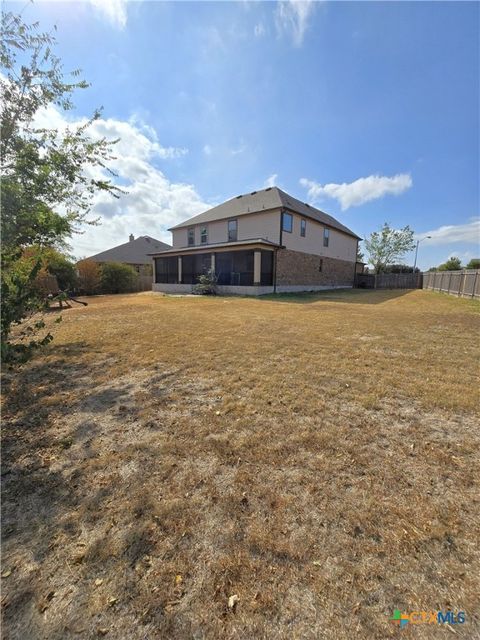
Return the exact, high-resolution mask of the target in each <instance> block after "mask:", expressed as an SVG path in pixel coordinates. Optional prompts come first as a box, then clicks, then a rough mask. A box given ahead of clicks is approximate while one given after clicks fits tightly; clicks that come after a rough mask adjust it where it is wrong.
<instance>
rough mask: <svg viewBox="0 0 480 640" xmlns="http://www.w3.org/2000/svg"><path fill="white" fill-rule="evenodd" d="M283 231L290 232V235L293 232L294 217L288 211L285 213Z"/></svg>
mask: <svg viewBox="0 0 480 640" xmlns="http://www.w3.org/2000/svg"><path fill="white" fill-rule="evenodd" d="M282 229H283V231H288V233H292V230H293V216H292V214H291V213H287V212H286V211H284V212H283V216H282Z"/></svg>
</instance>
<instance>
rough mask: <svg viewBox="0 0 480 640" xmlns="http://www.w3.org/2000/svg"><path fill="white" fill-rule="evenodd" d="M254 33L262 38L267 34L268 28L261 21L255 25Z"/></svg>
mask: <svg viewBox="0 0 480 640" xmlns="http://www.w3.org/2000/svg"><path fill="white" fill-rule="evenodd" d="M253 33H254V34H255V37H256V38H261V37H262V36H264V35H265V33H266V29H265V25H264V24H263V22H259V23H258V24H256V25H255V27H254V28H253Z"/></svg>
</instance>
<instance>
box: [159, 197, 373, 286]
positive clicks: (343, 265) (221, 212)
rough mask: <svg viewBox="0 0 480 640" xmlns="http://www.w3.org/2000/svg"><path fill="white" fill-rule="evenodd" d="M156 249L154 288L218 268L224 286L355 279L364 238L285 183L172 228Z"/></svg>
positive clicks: (339, 283) (186, 282) (331, 283)
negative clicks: (167, 242) (168, 243)
mask: <svg viewBox="0 0 480 640" xmlns="http://www.w3.org/2000/svg"><path fill="white" fill-rule="evenodd" d="M170 231H171V232H172V236H173V246H172V247H171V248H169V249H167V250H162V251H157V252H152V258H153V262H154V282H153V290H154V291H163V292H189V291H191V290H192V287H193V285H195V284H196V283H197V282H198V276H199V275H201V274H202V273H205V272H206V271H207V270H210V269H211V270H213V271H214V272H215V274H216V277H217V283H218V289H219V291H220V292H221V293H237V294H249V295H260V294H265V293H273V292H290V291H291V292H294V291H318V290H321V289H331V288H337V287H352V286H353V282H354V278H355V267H356V256H357V245H358V242H359V240H360V239H361V238H359V236H357V235H356V234H355V233H354V232H353V231H351V230H350V229H349V228H348V227H346V226H345V225H343V224H342V223H341V222H339V221H338V220H336V219H335V218H333V217H332V216H330V215H328V214H327V213H324V212H323V211H320V209H317V208H315V207H313V206H311V205H309V204H308V203H306V202H301V201H300V200H297V199H296V198H294V197H293V196H290V195H289V194H288V193H285V191H282V190H281V189H279V188H278V187H269V188H267V189H262V190H261V191H253V192H252V193H248V194H242V195H239V196H236V197H234V198H231V199H230V200H227V202H224V203H223V204H220V205H218V206H216V207H213V208H211V209H208V210H207V211H205V212H203V213H200V214H199V215H197V216H194V217H192V218H189V219H188V220H185V222H182V223H181V224H177V225H176V226H174V227H172V228H171V229H170Z"/></svg>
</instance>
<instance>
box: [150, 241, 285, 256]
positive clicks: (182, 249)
mask: <svg viewBox="0 0 480 640" xmlns="http://www.w3.org/2000/svg"><path fill="white" fill-rule="evenodd" d="M252 244H263V245H265V246H267V245H268V246H270V247H279V246H280V245H279V244H278V243H277V242H272V241H271V240H265V238H249V239H248V240H237V241H235V242H232V241H229V242H212V243H210V244H196V245H194V246H191V247H170V248H168V249H167V250H166V251H160V253H158V254H157V253H154V254H152V255H155V256H156V255H160V254H162V255H165V254H166V253H174V254H177V253H192V252H197V253H198V252H201V251H208V250H209V249H220V248H221V247H243V246H248V245H252Z"/></svg>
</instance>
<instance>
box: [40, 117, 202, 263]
mask: <svg viewBox="0 0 480 640" xmlns="http://www.w3.org/2000/svg"><path fill="white" fill-rule="evenodd" d="M85 122H86V120H85V119H78V120H76V121H72V120H67V119H65V117H64V116H63V114H62V113H61V112H60V111H58V110H57V109H56V108H55V107H49V108H48V109H44V110H41V111H39V112H38V114H37V116H36V118H35V124H36V125H37V126H48V127H49V128H57V129H58V130H59V131H63V130H65V129H66V128H67V127H68V126H71V127H73V126H77V125H80V124H84V123H85ZM89 131H90V135H91V137H92V138H93V139H99V138H102V137H106V138H107V139H109V140H113V139H116V138H120V141H119V143H118V144H117V145H116V146H115V147H114V155H115V156H116V159H114V160H112V161H110V162H109V163H108V166H109V168H110V169H112V170H113V171H115V173H117V174H118V184H120V186H121V187H122V189H124V190H125V191H126V192H127V193H126V194H125V195H122V196H121V197H120V198H119V199H116V198H114V197H112V196H111V195H109V194H108V193H106V192H99V193H97V194H96V196H95V199H94V202H93V207H92V211H91V217H92V218H96V217H99V218H100V223H101V224H100V226H98V227H91V226H88V225H87V226H86V227H85V228H84V233H83V234H82V235H74V236H73V238H72V240H71V244H72V247H73V253H74V255H76V256H77V257H85V256H89V255H93V254H95V253H98V252H99V251H103V250H104V249H108V248H110V247H114V246H116V245H118V244H122V243H123V242H127V240H128V236H129V234H130V233H133V234H134V235H135V236H139V235H150V236H152V237H154V238H157V239H159V240H163V241H165V242H171V234H170V232H168V231H167V229H168V228H169V227H172V226H174V225H175V224H177V223H179V222H181V221H183V220H186V219H187V218H190V217H191V216H194V215H196V214H198V213H200V212H202V211H205V210H206V209H208V208H209V207H211V206H212V205H211V204H208V203H206V202H205V201H203V200H202V198H201V197H200V195H199V194H198V193H197V191H196V189H195V187H194V186H193V185H191V184H184V183H180V182H173V181H171V180H170V179H169V178H168V177H167V176H166V175H165V173H164V172H163V171H161V170H160V169H159V168H158V166H157V163H158V162H159V161H160V162H162V161H164V160H165V159H169V158H172V157H177V156H178V155H182V154H183V153H184V152H185V150H184V149H177V148H176V147H164V146H162V145H161V144H160V142H159V141H158V138H157V134H156V132H155V130H154V129H153V128H152V127H150V126H148V125H146V124H145V123H143V122H141V121H140V120H139V119H138V118H131V119H130V120H129V121H124V120H116V119H113V118H108V119H99V120H97V121H95V122H94V123H93V124H92V126H91V127H90V129H89ZM88 173H89V175H92V177H93V176H95V177H97V178H99V177H100V176H102V175H103V176H104V177H106V178H108V177H110V176H108V175H106V174H104V173H102V172H101V171H100V170H99V169H96V170H95V171H92V170H89V172H88Z"/></svg>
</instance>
